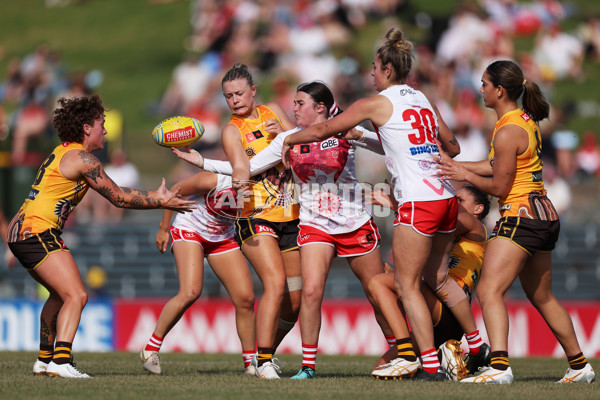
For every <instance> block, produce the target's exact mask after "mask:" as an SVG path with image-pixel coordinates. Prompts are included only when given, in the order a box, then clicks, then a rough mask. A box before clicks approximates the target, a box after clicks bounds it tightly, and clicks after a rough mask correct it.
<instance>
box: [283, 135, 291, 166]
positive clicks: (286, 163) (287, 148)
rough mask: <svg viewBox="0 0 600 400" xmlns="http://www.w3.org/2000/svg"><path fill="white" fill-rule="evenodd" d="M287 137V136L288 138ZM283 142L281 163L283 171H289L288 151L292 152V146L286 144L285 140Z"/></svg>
mask: <svg viewBox="0 0 600 400" xmlns="http://www.w3.org/2000/svg"><path fill="white" fill-rule="evenodd" d="M288 137H289V136H288ZM285 139H286V140H284V141H283V148H282V149H281V162H282V163H283V166H284V167H285V169H290V166H291V158H290V157H291V156H290V151H291V150H292V146H291V145H289V144H288V143H287V138H285Z"/></svg>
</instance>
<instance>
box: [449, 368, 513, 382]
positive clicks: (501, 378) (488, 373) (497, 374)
mask: <svg viewBox="0 0 600 400" xmlns="http://www.w3.org/2000/svg"><path fill="white" fill-rule="evenodd" d="M482 370H483V372H482V373H481V374H479V375H477V376H472V377H470V378H465V379H463V380H461V381H460V382H461V383H488V384H490V383H492V384H493V383H513V381H514V380H515V378H514V376H513V373H512V369H511V368H510V367H508V369H507V370H506V371H502V370H499V369H495V368H492V367H483V369H482Z"/></svg>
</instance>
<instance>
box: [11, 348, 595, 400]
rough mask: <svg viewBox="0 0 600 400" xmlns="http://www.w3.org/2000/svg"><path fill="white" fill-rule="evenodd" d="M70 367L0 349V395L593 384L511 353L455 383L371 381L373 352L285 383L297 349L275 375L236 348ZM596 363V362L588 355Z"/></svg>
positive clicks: (490, 390)
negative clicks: (53, 369)
mask: <svg viewBox="0 0 600 400" xmlns="http://www.w3.org/2000/svg"><path fill="white" fill-rule="evenodd" d="M76 356H77V361H78V365H77V367H78V368H79V369H80V370H81V371H83V372H86V373H89V374H90V375H92V376H93V379H91V380H64V379H56V378H49V377H34V376H33V375H32V374H31V367H32V365H33V361H34V360H35V357H36V354H35V353H32V352H0V398H2V399H31V400H34V399H45V400H50V399H65V398H73V399H86V400H93V399H128V400H129V399H132V400H135V399H149V398H156V399H169V398H173V399H188V398H189V399H192V398H193V399H208V398H219V399H263V400H268V399H277V400H279V399H285V400H294V399H308V398H310V399H342V398H344V399H360V398H371V399H392V398H393V399H398V398H419V399H444V400H451V399H460V400H466V399H486V400H493V399H533V400H551V399H561V400H562V399H597V398H598V394H599V393H600V388H599V387H598V382H595V383H592V384H580V385H557V384H555V383H554V381H556V380H558V379H560V378H561V377H562V375H563V373H564V371H565V370H566V362H565V360H561V359H551V358H527V359H523V358H522V359H519V358H515V359H512V363H511V364H512V368H513V371H514V373H515V376H516V381H515V383H513V384H512V385H501V386H487V385H486V386H480V385H466V384H460V383H457V382H443V383H427V382H411V381H402V382H400V381H398V382H396V381H393V382H386V381H378V380H374V379H371V377H370V374H369V372H370V371H371V367H372V366H373V364H374V363H375V361H376V358H377V357H373V356H324V355H323V356H319V360H318V366H317V368H318V370H317V378H316V379H314V380H311V381H292V380H290V379H286V378H289V377H290V376H291V375H293V374H294V373H295V372H296V371H297V369H298V368H299V365H300V361H301V357H300V356H299V355H282V356H281V357H280V358H281V359H282V361H283V362H284V363H285V364H286V366H287V368H286V369H284V371H283V376H282V377H283V378H284V379H282V380H280V381H261V380H258V379H256V378H254V377H250V376H245V375H243V374H242V370H241V356H240V355H237V354H181V353H172V354H164V355H163V363H162V365H163V375H162V376H155V375H150V374H148V373H146V372H145V371H144V370H143V369H142V366H141V364H140V362H139V361H138V356H137V354H134V353H79V354H77V355H76ZM592 363H593V364H594V365H596V366H598V365H600V360H599V359H596V360H592Z"/></svg>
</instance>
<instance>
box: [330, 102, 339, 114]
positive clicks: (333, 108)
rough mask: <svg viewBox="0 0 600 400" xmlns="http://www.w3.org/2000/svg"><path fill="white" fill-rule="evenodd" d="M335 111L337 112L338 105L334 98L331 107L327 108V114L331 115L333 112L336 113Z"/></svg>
mask: <svg viewBox="0 0 600 400" xmlns="http://www.w3.org/2000/svg"><path fill="white" fill-rule="evenodd" d="M337 112H338V106H337V103H336V102H335V100H334V101H333V104H332V105H331V108H330V109H329V116H330V117H333V116H334V115H335V114H337Z"/></svg>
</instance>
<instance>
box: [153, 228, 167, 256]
mask: <svg viewBox="0 0 600 400" xmlns="http://www.w3.org/2000/svg"><path fill="white" fill-rule="evenodd" d="M168 246H169V231H168V230H167V229H159V230H158V232H156V248H157V249H158V251H160V252H161V253H163V254H164V253H165V251H167V247H168Z"/></svg>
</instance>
